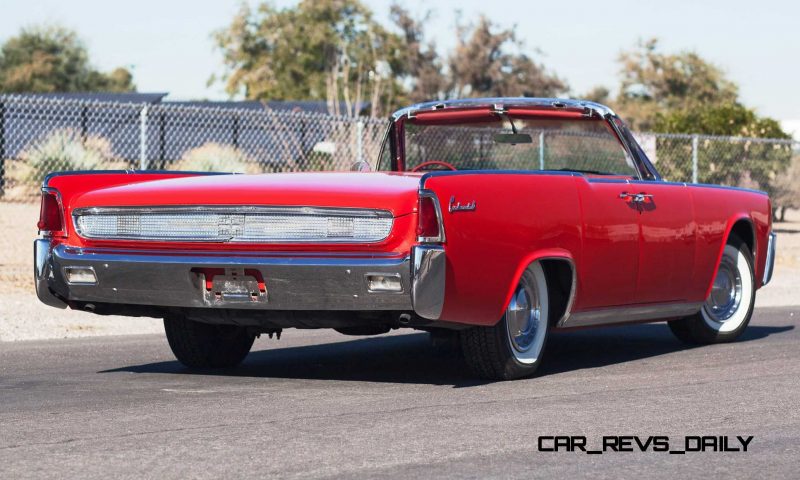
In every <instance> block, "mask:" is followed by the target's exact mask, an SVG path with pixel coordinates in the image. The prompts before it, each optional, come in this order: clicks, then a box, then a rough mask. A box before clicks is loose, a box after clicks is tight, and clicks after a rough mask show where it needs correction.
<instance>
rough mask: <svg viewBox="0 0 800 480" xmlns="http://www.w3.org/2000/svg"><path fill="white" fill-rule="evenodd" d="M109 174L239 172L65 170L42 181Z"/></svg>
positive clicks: (209, 173) (46, 182)
mask: <svg viewBox="0 0 800 480" xmlns="http://www.w3.org/2000/svg"><path fill="white" fill-rule="evenodd" d="M108 174H117V175H121V174H129V175H132V174H146V175H156V174H162V175H163V174H173V175H174V174H182V175H183V174H185V176H187V177H189V176H200V175H238V174H237V173H233V172H197V171H178V170H135V169H130V170H68V171H64V172H52V173H48V174H47V176H45V177H44V181H42V186H43V187H47V186H48V185H49V184H50V180H52V179H53V178H56V177H64V176H73V175H108Z"/></svg>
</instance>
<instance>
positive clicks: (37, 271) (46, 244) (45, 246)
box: [33, 238, 67, 308]
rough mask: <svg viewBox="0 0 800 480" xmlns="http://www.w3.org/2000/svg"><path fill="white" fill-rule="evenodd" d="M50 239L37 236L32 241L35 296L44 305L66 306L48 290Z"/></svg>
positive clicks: (50, 267)
mask: <svg viewBox="0 0 800 480" xmlns="http://www.w3.org/2000/svg"><path fill="white" fill-rule="evenodd" d="M50 258H51V256H50V241H49V240H46V239H44V238H39V239H37V240H34V241H33V279H34V285H35V286H36V296H37V297H39V301H41V302H42V303H44V304H45V305H49V306H51V307H55V308H67V304H66V303H65V302H64V301H63V300H61V299H60V298H58V297H57V296H55V295H54V294H53V292H52V291H51V290H50V287H49V285H48V279H49V278H50V277H51V276H52V275H51V274H50V272H51V271H52V266H51V264H50V263H51V262H50Z"/></svg>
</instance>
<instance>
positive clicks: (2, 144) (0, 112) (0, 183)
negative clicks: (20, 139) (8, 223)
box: [0, 102, 6, 198]
mask: <svg viewBox="0 0 800 480" xmlns="http://www.w3.org/2000/svg"><path fill="white" fill-rule="evenodd" d="M5 192H6V104H5V102H0V198H3V195H5Z"/></svg>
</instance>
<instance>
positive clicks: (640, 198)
mask: <svg viewBox="0 0 800 480" xmlns="http://www.w3.org/2000/svg"><path fill="white" fill-rule="evenodd" d="M619 198H622V199H625V198H630V199H631V202H634V203H644V201H645V200H646V199H648V198H653V195H651V194H649V193H628V192H622V193H620V194H619Z"/></svg>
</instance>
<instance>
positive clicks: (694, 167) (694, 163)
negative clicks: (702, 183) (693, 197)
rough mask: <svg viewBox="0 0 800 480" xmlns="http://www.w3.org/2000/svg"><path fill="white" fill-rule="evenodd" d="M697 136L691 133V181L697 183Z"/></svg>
mask: <svg viewBox="0 0 800 480" xmlns="http://www.w3.org/2000/svg"><path fill="white" fill-rule="evenodd" d="M698 140H699V137H698V136H697V134H695V135H692V183H697V143H698Z"/></svg>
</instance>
